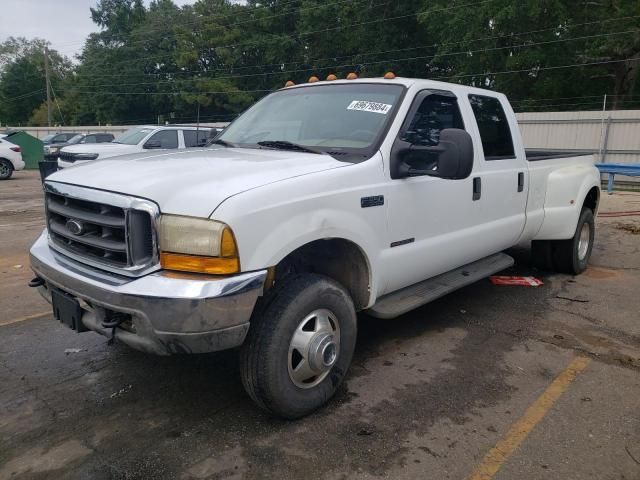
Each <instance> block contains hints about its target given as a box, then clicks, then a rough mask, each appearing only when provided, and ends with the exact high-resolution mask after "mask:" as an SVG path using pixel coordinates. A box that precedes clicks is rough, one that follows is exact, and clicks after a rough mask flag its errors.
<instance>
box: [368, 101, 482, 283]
mask: <svg viewBox="0 0 640 480" xmlns="http://www.w3.org/2000/svg"><path fill="white" fill-rule="evenodd" d="M467 109H468V103H467ZM469 114H470V112H467V113H466V116H468V115H469ZM446 128H459V129H466V130H467V131H470V132H471V131H472V130H470V129H469V128H467V125H465V122H464V121H463V115H462V113H461V109H460V105H459V100H458V99H457V98H456V96H455V95H454V94H453V93H451V92H448V91H439V90H438V91H433V90H430V91H423V92H420V93H418V95H416V99H415V100H414V104H413V105H412V107H411V109H410V110H409V113H408V115H407V119H406V120H405V122H404V123H403V126H402V128H401V129H400V133H399V135H398V138H399V139H400V140H402V141H406V142H410V143H412V144H415V145H423V146H425V145H427V146H434V145H437V144H438V143H439V137H440V132H441V131H442V130H444V129H446ZM472 136H473V137H474V152H475V153H474V156H475V158H474V167H473V173H472V174H471V175H470V176H469V177H468V178H466V179H463V180H446V179H442V178H437V177H430V176H420V177H412V178H403V179H398V180H392V181H391V186H390V190H389V194H388V199H389V200H388V206H387V213H388V226H389V230H388V231H389V237H390V238H389V239H388V240H389V248H388V249H387V250H385V251H384V252H383V253H382V266H383V270H382V274H383V276H384V280H385V281H384V287H383V291H382V292H379V294H384V293H390V292H393V291H395V290H398V289H400V288H403V287H406V286H408V285H412V284H414V283H417V282H420V281H422V280H424V279H426V278H430V277H433V276H435V275H438V274H441V273H444V272H447V271H449V270H452V269H454V268H457V267H459V266H462V265H465V264H467V263H470V262H472V261H474V260H477V259H479V258H482V257H484V256H486V255H488V254H489V253H488V252H489V251H490V250H491V249H492V247H491V245H490V242H491V238H490V235H487V234H486V232H484V233H482V234H479V232H480V231H481V230H482V229H481V226H482V223H483V221H484V219H483V215H482V211H483V205H482V203H483V199H482V197H479V198H476V197H477V195H474V182H476V183H477V182H478V180H474V178H479V177H480V176H481V175H482V173H481V171H480V168H479V167H480V162H481V160H482V151H481V148H480V145H479V142H477V140H475V139H476V138H477V135H474V134H473V133H472ZM476 143H478V145H476ZM406 160H407V163H412V162H419V161H420V162H422V163H423V164H412V166H413V167H414V168H419V169H421V170H428V169H436V168H437V157H435V158H432V159H425V158H424V157H422V159H411V158H410V157H409V158H407V159H406ZM488 243H489V244H488Z"/></svg>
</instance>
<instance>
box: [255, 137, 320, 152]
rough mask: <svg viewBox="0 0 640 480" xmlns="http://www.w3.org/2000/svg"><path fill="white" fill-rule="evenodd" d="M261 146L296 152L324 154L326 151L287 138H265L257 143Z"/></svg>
mask: <svg viewBox="0 0 640 480" xmlns="http://www.w3.org/2000/svg"><path fill="white" fill-rule="evenodd" d="M257 144H258V145H260V146H261V147H267V148H275V149H278V150H292V151H296V152H306V153H315V154H316V155H324V154H325V153H324V152H321V151H320V150H314V149H313V148H309V147H305V146H304V145H298V144H297V143H292V142H289V141H287V140H263V141H261V142H258V143H257Z"/></svg>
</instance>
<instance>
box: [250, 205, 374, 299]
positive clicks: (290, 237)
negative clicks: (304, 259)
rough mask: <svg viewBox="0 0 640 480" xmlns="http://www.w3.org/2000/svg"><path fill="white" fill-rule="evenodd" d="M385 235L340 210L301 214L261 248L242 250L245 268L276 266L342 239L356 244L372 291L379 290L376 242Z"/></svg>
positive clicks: (264, 239) (281, 224) (265, 239)
mask: <svg viewBox="0 0 640 480" xmlns="http://www.w3.org/2000/svg"><path fill="white" fill-rule="evenodd" d="M380 234H381V232H374V230H373V228H372V226H371V225H370V224H369V223H367V222H366V221H364V219H363V218H362V217H358V216H356V215H353V214H351V213H349V212H348V211H342V210H337V209H330V208H323V209H317V210H313V211H310V212H301V213H299V214H297V215H294V216H291V217H289V218H287V219H286V220H283V221H281V222H279V223H278V224H277V226H276V227H275V228H273V229H271V230H270V231H269V232H268V233H266V235H265V236H264V237H262V238H261V240H260V245H259V248H248V249H246V250H242V249H241V250H240V251H241V255H242V252H243V251H245V252H248V253H247V255H246V256H243V257H242V260H241V261H242V265H243V269H245V268H246V269H247V270H252V269H258V268H261V267H259V266H260V265H263V266H275V265H277V264H278V263H280V262H281V261H282V260H283V259H284V258H285V257H287V256H288V255H289V254H291V253H292V252H294V251H295V250H297V249H299V248H300V247H302V246H304V245H307V244H309V243H311V242H314V241H316V240H324V239H342V240H347V241H349V242H351V243H353V244H354V245H356V246H357V247H358V248H359V249H360V251H361V252H362V254H363V256H364V258H365V260H366V261H367V268H368V271H369V285H370V286H371V292H372V293H373V292H376V291H377V285H375V279H376V278H378V276H377V275H376V271H375V270H376V263H377V262H376V261H375V258H374V256H375V253H374V252H376V251H377V250H379V248H376V246H375V244H374V241H375V239H379V238H380Z"/></svg>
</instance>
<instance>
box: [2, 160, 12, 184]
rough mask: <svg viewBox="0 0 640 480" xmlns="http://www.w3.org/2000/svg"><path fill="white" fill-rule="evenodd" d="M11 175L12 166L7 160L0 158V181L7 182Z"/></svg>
mask: <svg viewBox="0 0 640 480" xmlns="http://www.w3.org/2000/svg"><path fill="white" fill-rule="evenodd" d="M11 175H13V164H12V163H11V162H10V161H9V160H5V159H4V158H0V180H9V179H10V178H11Z"/></svg>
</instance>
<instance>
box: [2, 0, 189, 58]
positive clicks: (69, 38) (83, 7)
mask: <svg viewBox="0 0 640 480" xmlns="http://www.w3.org/2000/svg"><path fill="white" fill-rule="evenodd" d="M173 2H174V3H175V4H177V5H185V4H192V3H194V0H173ZM96 3H97V0H0V6H2V12H3V14H2V15H0V42H3V41H4V40H6V39H7V38H8V37H27V38H34V37H40V38H44V39H45V40H49V42H51V47H52V48H55V49H56V50H58V51H59V52H60V53H62V54H63V55H66V56H68V57H71V58H73V56H74V55H75V54H76V53H80V50H81V49H82V45H83V44H84V41H85V39H86V38H87V35H89V34H90V33H91V32H95V31H97V30H98V29H97V26H96V25H95V24H94V23H93V22H92V21H91V12H90V11H89V8H90V7H93V6H95V5H96ZM145 3H146V4H149V0H145Z"/></svg>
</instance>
